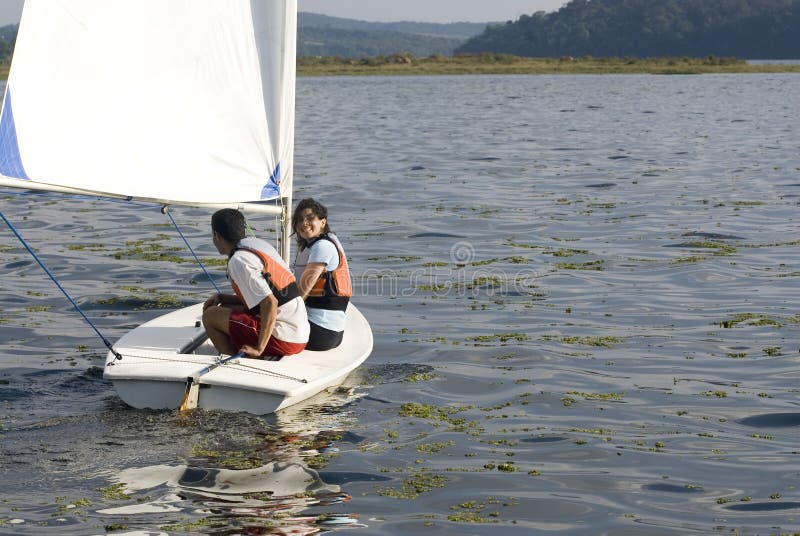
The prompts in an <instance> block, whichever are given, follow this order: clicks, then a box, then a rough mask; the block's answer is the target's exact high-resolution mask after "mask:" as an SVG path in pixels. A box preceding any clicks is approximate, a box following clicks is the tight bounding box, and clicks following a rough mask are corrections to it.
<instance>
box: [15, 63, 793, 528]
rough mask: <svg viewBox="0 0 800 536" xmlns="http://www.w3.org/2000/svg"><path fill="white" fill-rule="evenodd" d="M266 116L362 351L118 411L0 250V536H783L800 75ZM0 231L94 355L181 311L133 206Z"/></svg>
mask: <svg viewBox="0 0 800 536" xmlns="http://www.w3.org/2000/svg"><path fill="white" fill-rule="evenodd" d="M297 107H298V117H297V124H298V128H297V155H296V156H297V159H296V170H295V181H296V189H295V198H296V199H299V198H301V197H303V196H307V195H313V196H315V197H318V198H319V199H321V200H322V201H323V202H325V203H326V204H327V205H328V207H329V209H330V213H331V216H330V222H331V224H332V227H333V228H334V229H335V230H336V231H337V232H338V233H339V235H340V237H342V239H343V241H344V243H345V247H346V249H347V252H348V256H349V257H350V259H351V266H352V269H353V276H354V283H355V292H356V297H355V298H354V299H355V302H356V303H357V305H358V306H359V308H360V309H361V310H362V311H363V312H364V313H365V314H366V316H367V317H368V319H369V320H370V322H371V324H372V328H373V331H374V335H375V349H374V351H373V354H372V356H371V357H370V358H369V360H368V361H367V362H366V363H365V365H364V366H363V367H362V368H361V369H359V371H357V373H355V374H354V375H353V376H351V377H350V378H349V379H348V382H347V385H346V388H344V389H341V390H339V391H338V392H336V393H334V394H332V395H330V396H327V397H320V398H318V399H315V400H312V401H310V402H309V403H307V404H304V405H302V406H299V407H294V408H290V409H288V410H286V411H283V412H280V413H279V414H278V415H272V416H264V417H258V416H253V415H249V414H244V413H241V414H234V413H224V412H202V411H201V412H193V413H191V414H189V415H187V416H180V415H178V414H176V413H175V412H153V411H139V410H133V409H130V408H127V407H126V406H125V405H124V404H123V403H122V402H121V401H120V400H119V399H118V398H117V397H116V395H115V393H114V390H113V388H112V386H111V385H110V384H108V383H106V382H105V381H103V379H102V366H103V363H104V358H105V351H104V347H103V345H102V343H101V342H100V341H99V340H98V338H97V337H95V336H94V334H93V332H92V331H91V329H90V328H89V327H88V326H86V325H85V324H84V323H83V321H82V320H81V318H80V317H79V316H78V315H77V314H76V313H74V312H73V311H72V310H71V307H70V306H69V304H68V303H67V302H66V301H65V299H64V298H63V297H62V296H61V295H60V294H59V293H58V291H57V290H56V289H55V288H54V287H53V285H52V283H51V282H50V281H49V280H48V279H47V278H46V276H45V275H44V273H43V272H42V271H41V269H40V268H39V267H38V266H37V265H36V264H35V262H34V261H33V260H32V259H31V258H30V256H29V255H28V254H27V253H26V252H25V250H24V249H23V248H22V247H21V245H20V244H19V243H18V242H16V240H15V238H14V237H13V235H12V234H11V233H10V232H9V231H5V232H2V233H0V269H1V270H2V282H3V283H2V289H0V333H2V337H1V338H0V400H2V409H1V410H0V454H1V455H0V475H2V477H1V478H0V492H1V493H2V496H1V498H0V534H23V535H24V534H31V535H33V534H76V535H93V534H104V533H106V531H112V532H113V533H115V534H186V533H195V534H216V535H228V534H239V533H246V534H316V533H323V532H327V531H333V530H335V531H338V533H339V534H362V535H363V534H370V535H397V534H409V535H410V534H414V535H417V534H437V535H443V534H445V535H446V534H453V535H456V534H458V535H465V534H469V535H479V534H480V535H482V534H503V535H514V534H520V535H521V534H526V535H528V534H570V535H573V534H586V535H590V534H591V535H595V534H613V535H622V534H637V535H639V534H644V535H679V534H680V535H683V534H703V535H705V534H738V535H745V534H753V535H754V534H785V533H791V532H794V531H798V530H800V489H799V487H800V455H798V437H800V407H798V398H799V397H800V394H799V393H798V379H800V363H799V362H798V360H799V358H800V354H798V351H799V350H800V285H798V282H799V281H800V259H799V258H798V245H800V233H798V205H799V204H800V132H799V129H798V115H797V111H798V109H800V75H796V74H774V75H755V74H749V75H702V76H510V77H502V76H497V77H495V76H484V77H468V76H465V77H409V78H326V79H310V78H304V79H301V80H299V82H298V95H297ZM0 207H1V208H2V211H3V213H4V214H5V215H6V216H7V217H8V218H9V219H10V220H11V221H12V222H14V223H15V224H16V225H17V226H18V229H19V230H20V232H21V233H22V234H23V236H25V237H26V239H27V240H28V241H29V242H30V243H31V245H32V246H34V247H35V248H36V249H37V250H38V251H39V253H40V255H41V256H42V257H43V259H44V260H45V261H46V262H47V263H48V265H49V266H50V267H51V269H52V270H53V271H54V272H55V273H56V274H57V275H58V277H59V281H60V282H61V283H62V284H63V285H64V286H65V287H66V288H67V289H68V290H69V291H70V293H71V294H72V295H73V296H75V297H76V298H77V300H78V301H79V302H80V304H81V306H82V307H83V308H84V310H85V311H86V312H87V314H88V315H89V316H90V317H91V318H92V319H93V320H94V321H95V322H96V323H97V325H98V327H99V329H100V330H101V331H102V332H103V334H104V335H105V336H106V337H108V338H109V339H111V340H115V339H116V338H118V337H120V336H121V335H122V334H124V333H125V332H126V331H127V330H129V329H131V328H132V327H134V326H136V325H138V324H140V323H141V322H143V321H145V320H147V319H149V318H152V317H154V316H156V315H158V314H161V313H162V312H163V309H158V308H159V307H167V308H169V307H177V306H178V305H180V304H190V303H194V302H197V301H199V300H202V299H204V298H205V297H206V296H207V295H208V294H209V293H210V292H211V291H212V289H211V286H210V284H209V283H208V281H207V280H205V279H204V276H203V274H202V272H201V271H200V270H199V269H198V268H197V266H196V265H194V264H193V263H191V262H189V261H190V257H189V255H188V254H187V253H186V252H185V251H184V250H183V249H182V248H181V246H182V243H181V241H180V239H179V238H178V237H177V235H176V233H175V232H174V230H173V229H172V228H171V226H170V225H169V221H168V220H167V219H166V217H165V216H163V215H161V214H160V212H159V211H158V209H157V208H151V207H144V206H140V205H130V204H124V203H114V202H107V201H98V200H89V201H85V200H77V199H71V198H67V199H64V198H57V197H51V196H42V195H20V194H18V193H14V192H3V193H2V195H1V196H0ZM174 215H175V218H176V219H177V220H178V222H179V223H180V224H181V226H182V230H183V231H184V233H185V234H186V235H187V238H188V239H189V240H190V241H191V242H192V244H193V245H194V246H195V247H196V249H197V250H198V251H199V253H200V254H201V256H203V257H204V258H215V251H214V249H213V246H212V245H211V243H210V231H209V214H208V213H207V212H205V211H201V210H189V209H176V210H175V211H174ZM253 223H254V226H255V227H256V228H257V229H259V230H260V231H261V234H262V235H264V236H267V237H271V236H274V225H273V222H272V221H271V219H270V218H264V219H258V220H255V221H254V222H253ZM173 249H174V250H175V251H172V250H173ZM164 252H167V253H169V254H170V255H172V256H177V257H178V258H177V259H176V258H173V259H171V260H154V258H153V256H154V255H157V254H160V253H164ZM147 253H150V254H151V255H150V256H146V255H145V254H147ZM181 259H182V260H184V261H185V262H176V261H177V260H181ZM212 269H213V271H214V273H215V275H216V276H218V277H219V278H220V279H219V280H220V281H221V282H223V283H224V277H223V276H222V274H221V272H220V270H221V269H220V268H219V267H218V266H215V267H212Z"/></svg>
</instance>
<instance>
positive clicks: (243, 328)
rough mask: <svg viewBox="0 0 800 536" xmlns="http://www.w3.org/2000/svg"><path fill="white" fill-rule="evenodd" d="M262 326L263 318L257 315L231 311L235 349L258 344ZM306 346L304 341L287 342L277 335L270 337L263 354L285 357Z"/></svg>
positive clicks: (231, 335) (232, 339)
mask: <svg viewBox="0 0 800 536" xmlns="http://www.w3.org/2000/svg"><path fill="white" fill-rule="evenodd" d="M260 326H261V319H260V318H259V317H257V316H253V315H251V314H248V313H231V318H230V320H229V321H228V330H229V332H230V338H231V346H233V349H234V350H235V351H237V352H238V351H239V349H240V348H241V347H242V346H244V345H245V344H247V345H249V346H256V345H258V330H259V327H260ZM305 347H306V343H304V342H302V343H298V342H285V341H282V340H280V339H276V338H275V337H270V338H269V341H268V342H267V348H266V349H265V350H264V353H262V354H261V355H262V356H275V357H283V356H285V355H294V354H299V353H300V352H302V351H303V350H304V349H305Z"/></svg>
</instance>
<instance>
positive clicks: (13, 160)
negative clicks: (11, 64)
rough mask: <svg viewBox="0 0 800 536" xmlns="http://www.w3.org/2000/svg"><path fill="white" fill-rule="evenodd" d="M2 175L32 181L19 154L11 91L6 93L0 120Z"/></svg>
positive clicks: (0, 171)
mask: <svg viewBox="0 0 800 536" xmlns="http://www.w3.org/2000/svg"><path fill="white" fill-rule="evenodd" d="M0 173H2V174H3V175H5V176H6V177H11V178H14V179H24V180H26V181H29V180H31V179H30V177H28V174H27V173H25V167H24V166H23V165H22V157H20V154H19V142H18V141H17V127H16V126H15V124H14V112H13V111H12V109H11V90H10V89H9V90H8V91H6V100H5V101H4V102H3V115H2V118H0Z"/></svg>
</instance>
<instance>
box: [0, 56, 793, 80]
mask: <svg viewBox="0 0 800 536" xmlns="http://www.w3.org/2000/svg"><path fill="white" fill-rule="evenodd" d="M786 62H787V63H780V60H771V61H768V62H764V61H759V62H754V63H748V62H747V61H746V60H739V59H736V58H717V57H714V56H709V57H708V58H688V57H675V58H593V57H582V58H572V57H566V58H523V57H519V56H510V55H507V54H493V53H484V54H472V55H464V56H430V57H427V58H417V57H414V56H412V55H410V54H393V55H391V56H377V57H372V58H361V59H355V58H338V57H298V58H297V76H299V77H303V76H427V75H463V74H495V75H497V74H664V75H668V74H712V73H800V63H798V61H797V60H786ZM8 69H9V64H8V62H2V63H0V80H7V79H8Z"/></svg>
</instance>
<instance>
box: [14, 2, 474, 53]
mask: <svg viewBox="0 0 800 536" xmlns="http://www.w3.org/2000/svg"><path fill="white" fill-rule="evenodd" d="M0 1H2V0H0ZM297 24H298V35H297V54H298V55H299V56H342V57H347V58H362V57H368V56H388V55H392V54H403V53H411V54H413V55H415V56H420V57H425V56H430V55H433V54H441V55H444V56H449V55H451V54H452V53H453V50H454V49H455V48H456V47H458V46H459V45H462V44H463V43H464V42H465V41H466V40H467V39H468V38H470V37H473V36H475V35H478V34H480V33H481V32H482V31H483V30H484V29H485V28H486V24H485V23H472V22H453V23H448V24H437V23H428V22H368V21H361V20H353V19H343V18H339V17H328V16H326V15H318V14H316V13H303V12H301V13H298V17H297ZM16 37H17V25H15V24H14V25H8V26H3V27H0V60H2V59H7V58H8V57H9V56H11V52H12V51H13V49H14V40H15V39H16Z"/></svg>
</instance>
